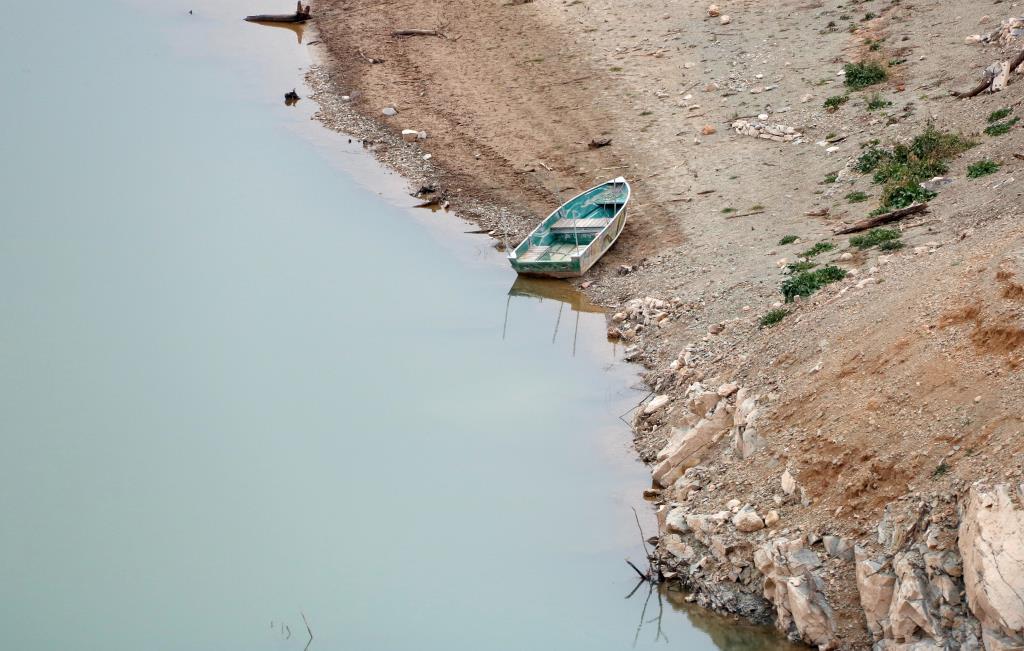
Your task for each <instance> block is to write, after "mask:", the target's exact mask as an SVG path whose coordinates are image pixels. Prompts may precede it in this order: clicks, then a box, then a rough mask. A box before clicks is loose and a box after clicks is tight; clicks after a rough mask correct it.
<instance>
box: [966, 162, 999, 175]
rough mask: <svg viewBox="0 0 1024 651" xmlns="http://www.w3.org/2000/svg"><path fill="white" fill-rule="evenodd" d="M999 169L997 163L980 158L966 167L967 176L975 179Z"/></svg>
mask: <svg viewBox="0 0 1024 651" xmlns="http://www.w3.org/2000/svg"><path fill="white" fill-rule="evenodd" d="M998 171H999V163H997V162H995V161H992V160H980V161H978V162H977V163H974V164H973V165H970V166H968V167H967V178H969V179H977V178H980V177H982V176H988V175H989V174H995V173H996V172H998Z"/></svg>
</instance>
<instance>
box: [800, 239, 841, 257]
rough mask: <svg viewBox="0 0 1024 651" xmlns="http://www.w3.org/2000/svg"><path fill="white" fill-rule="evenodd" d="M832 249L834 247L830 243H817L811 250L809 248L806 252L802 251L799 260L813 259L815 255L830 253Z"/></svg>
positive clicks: (834, 246)
mask: <svg viewBox="0 0 1024 651" xmlns="http://www.w3.org/2000/svg"><path fill="white" fill-rule="evenodd" d="M834 248H836V245H835V244H833V243H832V242H818V243H817V244H815V245H814V246H812V247H811V248H809V249H807V250H806V251H804V252H803V253H801V254H800V257H801V258H813V257H814V256H816V255H820V254H822V253H825V252H827V251H831V250H832V249H834Z"/></svg>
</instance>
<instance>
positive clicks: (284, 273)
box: [0, 0, 774, 651]
mask: <svg viewBox="0 0 1024 651" xmlns="http://www.w3.org/2000/svg"><path fill="white" fill-rule="evenodd" d="M278 4H282V5H287V4H288V3H274V2H271V3H269V5H272V6H268V5H267V3H265V2H264V3H262V4H261V3H256V4H252V3H251V2H242V1H241V0H229V1H224V2H217V3H210V2H206V3H198V2H196V3H183V2H180V1H178V0H174V1H169V2H155V1H154V2H144V1H143V0H132V1H128V0H124V1H123V2H118V1H117V0H96V1H95V2H90V3H66V6H62V7H61V8H60V10H59V11H55V12H52V13H51V14H50V15H48V17H47V18H46V21H45V29H38V27H39V25H36V26H35V27H32V26H30V25H29V24H26V23H23V22H19V21H7V22H5V23H3V25H2V26H0V54H2V56H0V83H2V85H3V88H4V89H5V91H6V95H5V97H6V101H5V102H4V103H3V104H2V105H0V122H2V124H4V130H3V132H2V136H0V138H2V144H3V157H2V159H0V178H2V179H3V198H4V211H3V213H2V214H0V228H2V236H0V316H2V318H0V368H2V370H0V414H2V416H0V444H2V450H3V454H2V455H0V514H2V517H0V613H2V615H0V624H2V633H0V635H2V639H3V640H4V645H3V646H4V647H5V648H10V649H18V650H19V651H36V650H40V651H41V650H50V649H53V650H58V649H59V650H66V649H75V650H91V649H96V650H99V649H102V650H104V651H118V650H122V649H123V650H128V649H132V650H137V649H149V650H154V649H189V650H191V651H196V650H206V649H210V650H213V649H217V650H220V651H223V650H228V649H239V650H241V649H246V650H253V649H302V648H303V647H305V646H306V644H307V642H308V635H307V634H306V632H305V625H304V623H303V619H302V616H303V614H304V615H305V616H306V618H307V619H308V622H309V624H310V627H311V629H312V631H313V632H314V635H315V640H314V641H313V644H312V645H311V646H310V648H312V649H358V650H390V649H394V650H407V649H438V650H441V649H444V650H452V649H509V650H512V649H563V650H565V649H587V650H588V651H595V650H601V649H609V650H612V649H628V648H638V649H649V648H662V647H669V646H671V647H672V648H685V649H712V648H715V647H716V642H715V641H714V640H713V638H714V639H719V640H720V639H726V638H722V637H721V635H722V633H723V632H724V633H728V634H729V635H731V636H732V637H731V638H728V639H730V640H732V641H730V642H728V643H727V644H725V645H724V646H723V647H722V648H739V647H738V646H737V644H742V645H744V646H748V647H749V648H765V647H766V646H768V645H771V644H774V642H773V639H774V638H771V637H766V636H764V635H763V634H762V633H760V632H757V631H751V630H749V629H745V628H742V627H739V628H738V627H734V626H731V625H730V624H729V623H728V622H724V623H723V620H720V619H717V618H712V617H707V616H703V615H701V614H699V613H698V612H697V611H693V612H690V613H689V614H690V617H684V616H681V615H679V614H678V613H675V612H674V611H672V610H671V608H670V607H669V605H668V604H667V603H666V604H664V608H663V611H664V616H663V617H662V620H661V627H660V631H659V630H658V629H657V622H653V621H651V622H648V621H646V620H650V619H651V618H652V617H653V616H654V615H655V614H656V613H657V612H658V609H657V607H656V604H657V599H656V598H653V599H652V601H651V602H650V603H649V604H648V605H647V609H646V610H643V607H644V596H645V594H646V592H645V590H644V589H641V590H640V591H638V593H637V594H635V595H634V596H633V597H632V598H631V599H629V600H626V599H625V598H624V597H625V596H626V595H627V593H629V591H630V590H631V589H632V587H633V576H631V572H630V570H629V569H628V568H627V567H626V566H625V564H624V563H623V559H624V558H625V557H627V556H629V557H632V558H634V559H639V558H640V557H641V553H642V552H641V550H640V542H639V534H638V532H637V531H636V529H635V527H634V524H633V521H632V517H633V516H632V511H631V507H632V506H633V505H636V504H637V502H636V500H635V497H634V496H635V495H637V494H638V493H639V491H640V489H641V488H642V487H643V486H644V485H645V482H646V481H647V478H648V474H647V471H646V470H645V469H644V468H643V467H642V466H641V465H640V464H639V463H637V462H636V461H635V460H634V456H633V453H632V451H631V449H630V446H629V440H630V437H629V432H628V429H627V428H626V426H625V425H624V423H623V422H621V421H620V420H619V419H618V416H619V415H620V414H622V413H623V412H625V411H626V410H628V409H629V408H630V406H632V405H633V404H635V402H636V401H637V400H638V399H639V398H640V397H641V394H640V393H638V392H637V391H636V390H635V389H634V388H632V387H634V385H635V384H636V382H637V377H636V374H635V371H634V369H632V368H630V367H629V366H627V365H624V364H622V363H621V362H620V361H619V360H618V357H617V351H616V349H615V348H614V347H612V346H611V345H610V344H608V343H607V342H606V341H604V339H603V336H602V333H603V331H604V320H603V317H602V316H601V315H600V314H598V313H595V312H594V311H592V309H591V308H589V307H588V305H587V304H586V303H585V302H583V301H581V299H579V297H572V296H571V295H562V296H557V295H553V294H551V293H550V292H546V291H541V290H537V289H536V288H532V289H531V288H527V290H523V286H522V285H520V286H518V290H516V291H513V292H512V295H511V296H510V295H509V290H510V288H512V287H513V283H514V280H515V279H514V277H513V275H512V273H511V271H510V270H509V269H507V267H506V265H505V263H504V261H503V260H502V259H501V257H500V256H499V255H497V254H495V253H494V251H493V250H492V248H491V243H490V242H489V241H488V240H487V239H485V238H481V237H480V236H471V235H462V234H461V233H459V232H458V231H460V230H470V227H469V226H467V225H466V224H465V223H463V222H461V221H459V220H458V219H456V218H454V217H452V216H451V215H445V214H443V213H438V214H431V213H429V212H427V211H415V210H412V209H411V208H410V206H411V204H412V201H411V200H410V199H409V198H408V197H405V196H404V195H402V194H401V193H400V192H398V191H397V190H396V189H397V188H398V187H399V186H400V184H399V183H398V182H397V181H396V180H395V179H394V178H393V177H392V176H388V175H387V174H385V173H384V172H381V171H380V170H379V169H378V168H377V167H376V165H375V164H373V162H372V161H371V160H369V159H368V158H367V157H366V156H365V154H364V153H363V152H362V151H360V149H359V147H358V145H352V144H349V143H348V141H347V140H346V139H345V138H343V137H340V136H338V135H336V134H330V133H328V132H326V131H323V130H322V129H320V128H319V127H318V126H316V125H315V124H313V123H311V122H310V120H309V117H310V114H311V113H312V112H313V110H314V109H315V107H314V106H312V104H311V103H310V102H309V100H301V101H300V102H299V103H298V105H296V106H294V107H287V106H285V104H284V101H283V95H284V92H285V91H287V90H290V89H291V88H292V87H295V88H296V89H297V90H298V91H299V93H300V95H303V96H304V95H306V94H307V92H308V91H307V89H305V88H303V87H302V84H301V78H302V69H303V68H304V66H306V65H307V63H308V60H307V58H306V57H307V56H308V54H307V51H306V49H305V48H306V47H307V45H305V44H300V43H298V42H297V41H298V40H299V39H297V38H296V37H297V34H296V33H294V32H291V31H288V30H281V29H271V28H266V27H261V26H258V25H252V24H248V23H244V22H242V21H241V20H239V18H240V17H241V16H242V15H244V14H245V13H252V12H257V11H281V10H282V8H281V7H277V6H276V5H278ZM189 9H192V10H193V11H194V13H193V14H192V15H189V14H188V13H187V12H188V10H189ZM307 37H308V32H307ZM643 514H644V515H645V516H648V514H647V513H646V512H643ZM645 523H648V526H650V525H649V516H648V517H645ZM649 532H650V531H649ZM641 616H643V619H641ZM691 619H693V621H694V622H695V623H696V626H695V625H694V624H692V623H691ZM702 628H703V629H706V630H702ZM736 640H741V641H742V642H736Z"/></svg>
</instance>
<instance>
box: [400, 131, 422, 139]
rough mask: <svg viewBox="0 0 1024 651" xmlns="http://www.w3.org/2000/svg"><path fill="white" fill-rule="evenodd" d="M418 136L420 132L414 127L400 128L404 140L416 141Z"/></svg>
mask: <svg viewBox="0 0 1024 651" xmlns="http://www.w3.org/2000/svg"><path fill="white" fill-rule="evenodd" d="M419 137H420V132H419V131H417V130H416V129H402V140H404V141H406V142H416V140H418V139H419Z"/></svg>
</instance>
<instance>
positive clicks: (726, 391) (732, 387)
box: [718, 382, 740, 398]
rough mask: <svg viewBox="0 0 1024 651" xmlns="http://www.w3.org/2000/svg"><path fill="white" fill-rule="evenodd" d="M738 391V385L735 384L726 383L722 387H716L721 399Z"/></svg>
mask: <svg viewBox="0 0 1024 651" xmlns="http://www.w3.org/2000/svg"><path fill="white" fill-rule="evenodd" d="M739 389H740V385H738V384H736V383H735V382H727V383H725V384H723V385H722V386H720V387H718V395H720V396H721V397H723V398H728V397H729V396H731V395H732V394H734V393H736V392H737V391H739Z"/></svg>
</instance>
